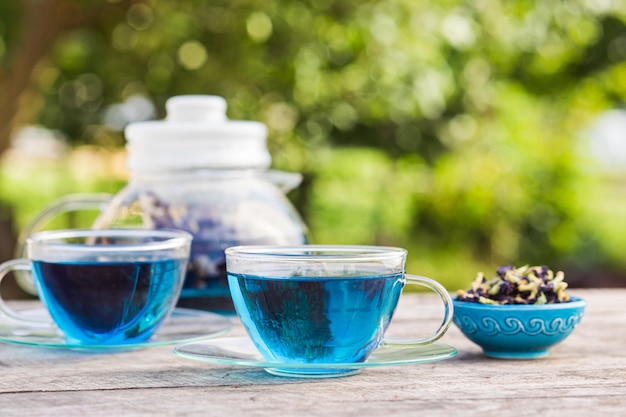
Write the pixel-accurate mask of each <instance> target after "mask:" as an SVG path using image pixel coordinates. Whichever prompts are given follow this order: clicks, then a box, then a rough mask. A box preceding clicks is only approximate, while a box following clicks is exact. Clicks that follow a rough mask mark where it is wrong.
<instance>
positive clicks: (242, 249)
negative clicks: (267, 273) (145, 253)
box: [224, 245, 407, 262]
mask: <svg viewBox="0 0 626 417" xmlns="http://www.w3.org/2000/svg"><path fill="white" fill-rule="evenodd" d="M224 252H225V253H226V256H227V257H236V258H240V259H257V260H259V259H264V260H268V261H272V262H276V261H283V262H289V261H306V262H311V261H324V262H327V261H340V262H344V261H372V260H375V261H378V260H386V259H394V258H397V257H398V256H406V254H407V250H406V249H404V248H398V247H393V246H375V245H249V246H248V245H240V246H231V247H229V248H226V250H225V251H224ZM311 252H313V253H311Z"/></svg>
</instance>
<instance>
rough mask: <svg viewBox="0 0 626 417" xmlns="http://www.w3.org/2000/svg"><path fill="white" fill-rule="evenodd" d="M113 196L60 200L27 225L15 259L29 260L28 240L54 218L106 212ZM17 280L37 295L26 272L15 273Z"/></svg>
mask: <svg viewBox="0 0 626 417" xmlns="http://www.w3.org/2000/svg"><path fill="white" fill-rule="evenodd" d="M112 198H113V196H112V195H111V194H106V193H91V194H70V195H67V196H64V197H61V198H59V199H58V200H56V201H54V202H53V203H52V204H50V205H49V206H48V207H46V208H45V209H43V210H42V211H41V212H39V213H38V214H37V215H36V216H35V218H34V219H33V220H31V222H30V223H29V224H28V225H26V227H25V228H24V229H23V230H22V232H21V233H20V234H19V236H18V238H17V244H16V245H15V257H16V258H27V254H26V239H28V237H29V236H30V235H31V234H33V233H36V232H38V231H40V230H42V229H43V228H44V226H45V225H46V224H47V223H49V222H50V221H51V220H52V219H53V218H55V217H57V216H58V215H60V214H62V213H66V212H72V211H81V210H100V211H104V210H105V209H106V206H107V205H108V204H109V202H110V201H111V199H112ZM14 274H15V278H16V281H17V283H18V284H19V286H20V287H21V288H22V289H23V290H24V291H26V292H28V293H30V294H32V295H36V294H37V290H36V289H35V283H34V282H33V279H32V277H31V276H30V274H28V273H26V271H14Z"/></svg>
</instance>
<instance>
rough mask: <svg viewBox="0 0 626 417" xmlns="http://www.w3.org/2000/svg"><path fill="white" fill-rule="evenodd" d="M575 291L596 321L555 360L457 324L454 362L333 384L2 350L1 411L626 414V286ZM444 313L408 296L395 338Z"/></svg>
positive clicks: (158, 356)
mask: <svg viewBox="0 0 626 417" xmlns="http://www.w3.org/2000/svg"><path fill="white" fill-rule="evenodd" d="M571 293H572V294H573V295H578V296H581V297H583V298H585V299H586V300H587V303H588V304H587V309H586V313H585V317H584V318H583V321H582V323H581V324H580V326H579V327H578V328H577V329H576V330H575V331H574V333H573V334H572V335H571V336H570V337H569V338H568V339H567V340H565V341H564V342H563V343H561V344H560V345H557V346H556V347H554V348H553V349H552V350H551V352H550V355H549V356H548V357H547V358H544V359H538V360H530V361H511V360H499V359H489V358H487V357H485V356H483V355H482V353H481V350H480V349H479V348H478V347H477V346H475V345H473V344H472V343H471V342H469V341H468V340H467V339H465V338H464V336H463V335H462V334H461V333H460V331H459V330H458V329H457V328H456V327H454V326H452V327H451V329H450V331H449V332H448V333H447V334H446V336H444V338H443V339H442V340H441V341H442V342H443V343H446V344H450V345H453V346H455V347H456V348H457V349H458V351H459V353H458V355H457V356H456V357H454V358H451V359H448V360H444V361H439V362H432V363H425V364H414V365H402V366H390V367H382V368H369V369H366V370H364V371H363V372H362V373H361V374H359V375H355V376H351V377H346V378H335V379H325V380H311V379H293V378H281V377H276V376H272V375H269V374H268V373H266V372H265V371H263V370H262V369H256V368H243V367H234V366H224V365H214V364H207V363H201V362H195V361H191V360H186V359H183V358H180V357H178V356H175V355H173V354H172V348H171V347H167V346H164V347H158V348H150V349H144V350H138V351H130V352H122V353H115V354H87V353H81V352H74V351H68V350H60V349H42V348H33V347H24V346H16V345H10V344H0V416H2V417H9V416H29V417H35V416H51V415H52V416H58V417H61V416H92V417H97V416H106V417H111V416H169V415H172V416H173V415H179V416H213V415H215V416H232V417H236V416H246V415H250V416H276V415H278V416H280V417H290V416H307V415H309V416H324V417H326V416H377V417H378V416H404V415H406V416H418V415H422V416H470V415H480V416H496V415H497V416H518V417H519V416H533V417H534V416H537V415H541V416H568V417H574V416H585V417H588V416H598V415H607V416H609V415H610V416H615V415H626V348H625V346H626V289H597V290H578V291H576V290H572V291H571ZM14 303H15V304H18V305H19V303H23V302H14ZM15 304H14V305H15ZM439 314H440V306H439V305H438V302H437V300H436V299H435V298H434V296H433V297H431V296H430V295H422V294H420V295H416V294H409V295H405V296H404V299H403V301H402V302H401V304H400V306H399V309H398V311H397V315H396V318H395V319H394V324H393V325H392V328H391V329H390V332H391V333H393V334H394V335H406V336H410V335H415V334H416V332H420V331H422V332H424V331H425V330H424V329H425V327H426V326H427V325H430V326H434V325H435V324H437V319H436V318H437V317H438V315H439ZM413 317H419V319H420V321H419V322H418V323H416V322H415V321H414V320H413ZM231 334H232V335H243V334H244V332H243V330H242V329H241V327H239V326H238V325H237V326H236V328H235V330H234V331H233V332H232V333H231ZM229 336H230V335H229Z"/></svg>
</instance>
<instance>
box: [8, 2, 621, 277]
mask: <svg viewBox="0 0 626 417" xmlns="http://www.w3.org/2000/svg"><path fill="white" fill-rule="evenodd" d="M620 3H621V2H619V1H603V2H598V1H588V0H570V1H560V0H546V1H542V2H531V1H505V0H478V1H475V2H469V3H468V2H462V1H458V0H445V1H431V0H426V1H420V2H415V1H410V0H383V1H367V0H366V1H358V2H357V1H353V0H338V1H332V0H324V1H319V0H317V1H300V2H292V1H285V0H271V1H264V2H253V1H250V0H237V1H227V0H216V1H212V2H205V1H199V0H153V1H147V2H145V3H131V4H132V5H131V6H130V7H129V8H128V9H127V10H126V11H125V12H124V13H119V12H115V13H111V14H106V15H103V16H102V18H101V19H99V20H97V21H96V22H95V23H94V24H92V25H89V26H84V27H82V28H80V29H77V30H72V31H69V32H67V33H65V34H64V36H63V37H62V38H60V39H58V41H57V42H56V44H55V48H54V50H53V51H52V52H51V54H50V57H49V60H48V61H47V62H46V63H45V64H42V66H43V68H42V69H41V70H40V71H38V73H37V79H36V88H37V92H38V94H39V95H40V96H41V98H42V103H43V104H42V106H41V112H40V114H39V122H40V123H42V124H44V125H46V126H48V127H51V128H57V129H59V130H61V131H63V132H65V133H66V134H67V135H68V136H69V138H70V139H71V140H72V141H73V142H74V143H90V144H96V145H101V146H120V145H122V144H123V137H122V135H121V132H116V131H112V130H111V129H108V128H107V127H105V126H103V124H102V116H103V113H104V112H105V110H106V109H107V108H108V106H110V105H112V104H115V103H119V102H121V101H124V100H126V99H128V98H129V97H131V96H133V95H137V94H139V95H144V96H146V97H149V98H150V99H151V100H152V101H153V102H154V103H155V104H156V107H157V109H158V111H159V113H160V116H163V112H164V106H163V105H164V102H165V100H166V99H167V98H168V97H170V96H172V95H178V94H216V95H221V96H223V97H225V98H226V99H227V100H228V103H229V116H230V117H231V118H233V119H253V120H261V121H263V122H264V123H266V124H267V125H268V126H269V128H270V138H269V140H270V142H269V146H270V149H271V152H272V154H273V156H274V166H275V167H277V168H280V169H286V170H292V171H300V172H303V173H304V174H305V176H306V178H307V179H309V180H310V181H309V182H307V183H306V187H305V189H304V190H302V191H301V193H300V194H298V198H297V199H296V201H297V203H298V205H299V209H300V210H301V211H302V212H303V213H305V214H306V216H307V218H306V220H307V222H308V223H309V224H310V226H311V229H312V236H313V238H314V240H316V241H319V242H336V243H377V244H395V245H403V246H406V247H409V248H415V250H416V252H418V253H419V254H420V259H422V261H421V262H422V263H421V264H420V265H419V267H420V268H422V269H424V270H426V271H428V270H429V268H433V266H432V265H433V263H432V262H431V263H430V264H429V263H428V262H426V261H424V257H430V258H431V259H432V260H433V261H434V260H442V262H440V264H445V265H444V266H442V265H438V266H437V267H439V268H441V267H444V268H448V269H447V271H448V274H449V275H456V274H457V273H458V272H459V271H458V264H459V262H457V261H458V260H462V262H461V263H463V262H464V263H465V265H467V264H468V263H469V264H470V265H471V266H472V267H474V266H476V265H490V266H493V265H495V264H502V263H514V264H520V263H532V264H540V263H551V264H555V267H559V266H560V265H563V264H567V262H569V261H570V260H571V259H576V260H577V262H581V259H582V262H583V263H584V262H586V263H587V264H592V263H594V262H596V263H597V262H603V261H605V258H604V257H605V255H603V254H602V253H604V254H606V253H607V252H606V250H605V251H604V252H602V251H600V253H601V254H598V253H599V252H598V251H595V250H592V249H590V248H591V247H592V246H593V247H595V246H596V245H597V244H596V243H595V242H596V240H599V239H598V238H597V233H598V232H597V230H595V228H594V224H593V222H590V221H589V218H588V216H589V215H590V214H589V213H590V211H589V210H588V205H589V202H588V201H587V200H586V199H585V193H587V192H590V191H589V190H590V189H591V188H590V187H591V182H590V181H589V179H588V178H587V177H586V176H585V175H584V174H585V172H584V171H583V170H582V168H583V167H584V161H583V160H581V159H580V155H579V154H578V153H577V151H576V148H575V141H576V140H577V135H578V132H580V130H581V129H583V128H584V127H585V126H586V125H587V124H588V123H589V121H590V120H591V119H592V118H593V117H594V116H595V115H596V114H597V113H598V112H600V111H602V110H604V109H607V108H611V107H614V106H616V105H618V104H619V102H620V100H623V98H624V97H626V62H625V60H626V47H625V46H624V45H626V40H625V39H626V38H625V37H624V33H625V32H626V30H625V29H626V9H624V8H623V7H620V5H621V4H620ZM76 4H77V5H79V6H81V5H82V3H78V2H77V3H76ZM85 4H87V5H85V6H84V7H85V9H86V10H87V9H88V8H89V7H92V6H93V5H91V4H90V3H85ZM2 7H3V8H6V7H7V6H6V5H3V6H2ZM2 11H3V13H4V12H5V10H4V9H3V10H2ZM6 13H7V15H6V16H1V17H0V29H3V28H4V29H3V31H0V40H2V39H4V41H3V42H4V44H7V45H8V43H7V42H9V41H10V40H11V39H12V38H11V36H8V34H9V32H11V31H10V30H8V29H9V25H10V24H11V22H13V20H11V19H10V18H9V17H10V16H11V15H12V14H14V13H16V12H15V11H9V10H8V9H7V11H6ZM5 29H6V30H5ZM5 34H6V35H7V36H5ZM1 45H2V42H0V46H1ZM1 51H2V49H1V48H0V52H1ZM3 56H4V55H2V53H0V59H2V57H3ZM585 253H587V254H588V255H587V258H585ZM437 262H438V261H437ZM438 263H439V262H438ZM428 265H430V266H428ZM473 275H474V272H473V271H472V272H470V273H468V274H467V279H468V280H470V279H471V277H473ZM443 279H444V280H445V279H448V278H446V277H444V278H443Z"/></svg>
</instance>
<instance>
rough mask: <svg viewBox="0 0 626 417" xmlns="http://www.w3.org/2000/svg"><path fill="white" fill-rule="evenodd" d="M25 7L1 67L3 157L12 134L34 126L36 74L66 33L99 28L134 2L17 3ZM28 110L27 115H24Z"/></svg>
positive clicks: (64, 0) (22, 0) (47, 0)
mask: <svg viewBox="0 0 626 417" xmlns="http://www.w3.org/2000/svg"><path fill="white" fill-rule="evenodd" d="M16 1H20V5H21V7H22V13H21V23H20V33H18V34H17V37H16V40H15V42H14V43H13V44H11V45H7V47H8V50H9V54H8V57H7V59H6V61H5V65H3V66H1V67H0V155H1V154H2V153H3V152H4V151H5V150H6V149H7V148H8V147H9V145H10V138H11V133H12V131H13V130H14V129H15V128H16V127H17V126H19V125H22V124H25V123H29V122H32V121H33V119H34V118H35V117H36V114H35V112H33V111H30V112H29V111H28V110H29V107H30V106H29V104H32V98H31V100H29V99H28V96H29V94H28V93H29V90H30V86H31V83H32V82H33V73H34V72H35V70H36V68H37V65H38V64H39V63H40V62H42V60H43V59H45V57H46V56H47V55H48V53H49V52H50V51H51V50H52V47H53V46H54V43H55V42H56V40H57V39H58V37H59V35H61V34H62V33H63V32H64V31H67V30H71V29H75V28H78V27H82V26H86V25H91V24H96V23H97V22H98V21H99V20H101V19H105V18H106V16H107V14H108V13H109V12H111V11H118V10H120V9H121V10H125V9H126V8H128V6H129V4H131V3H133V0H121V1H118V2H116V3H110V2H108V1H95V2H87V3H85V2H82V3H81V2H76V1H74V0H16ZM25 110H26V111H25Z"/></svg>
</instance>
